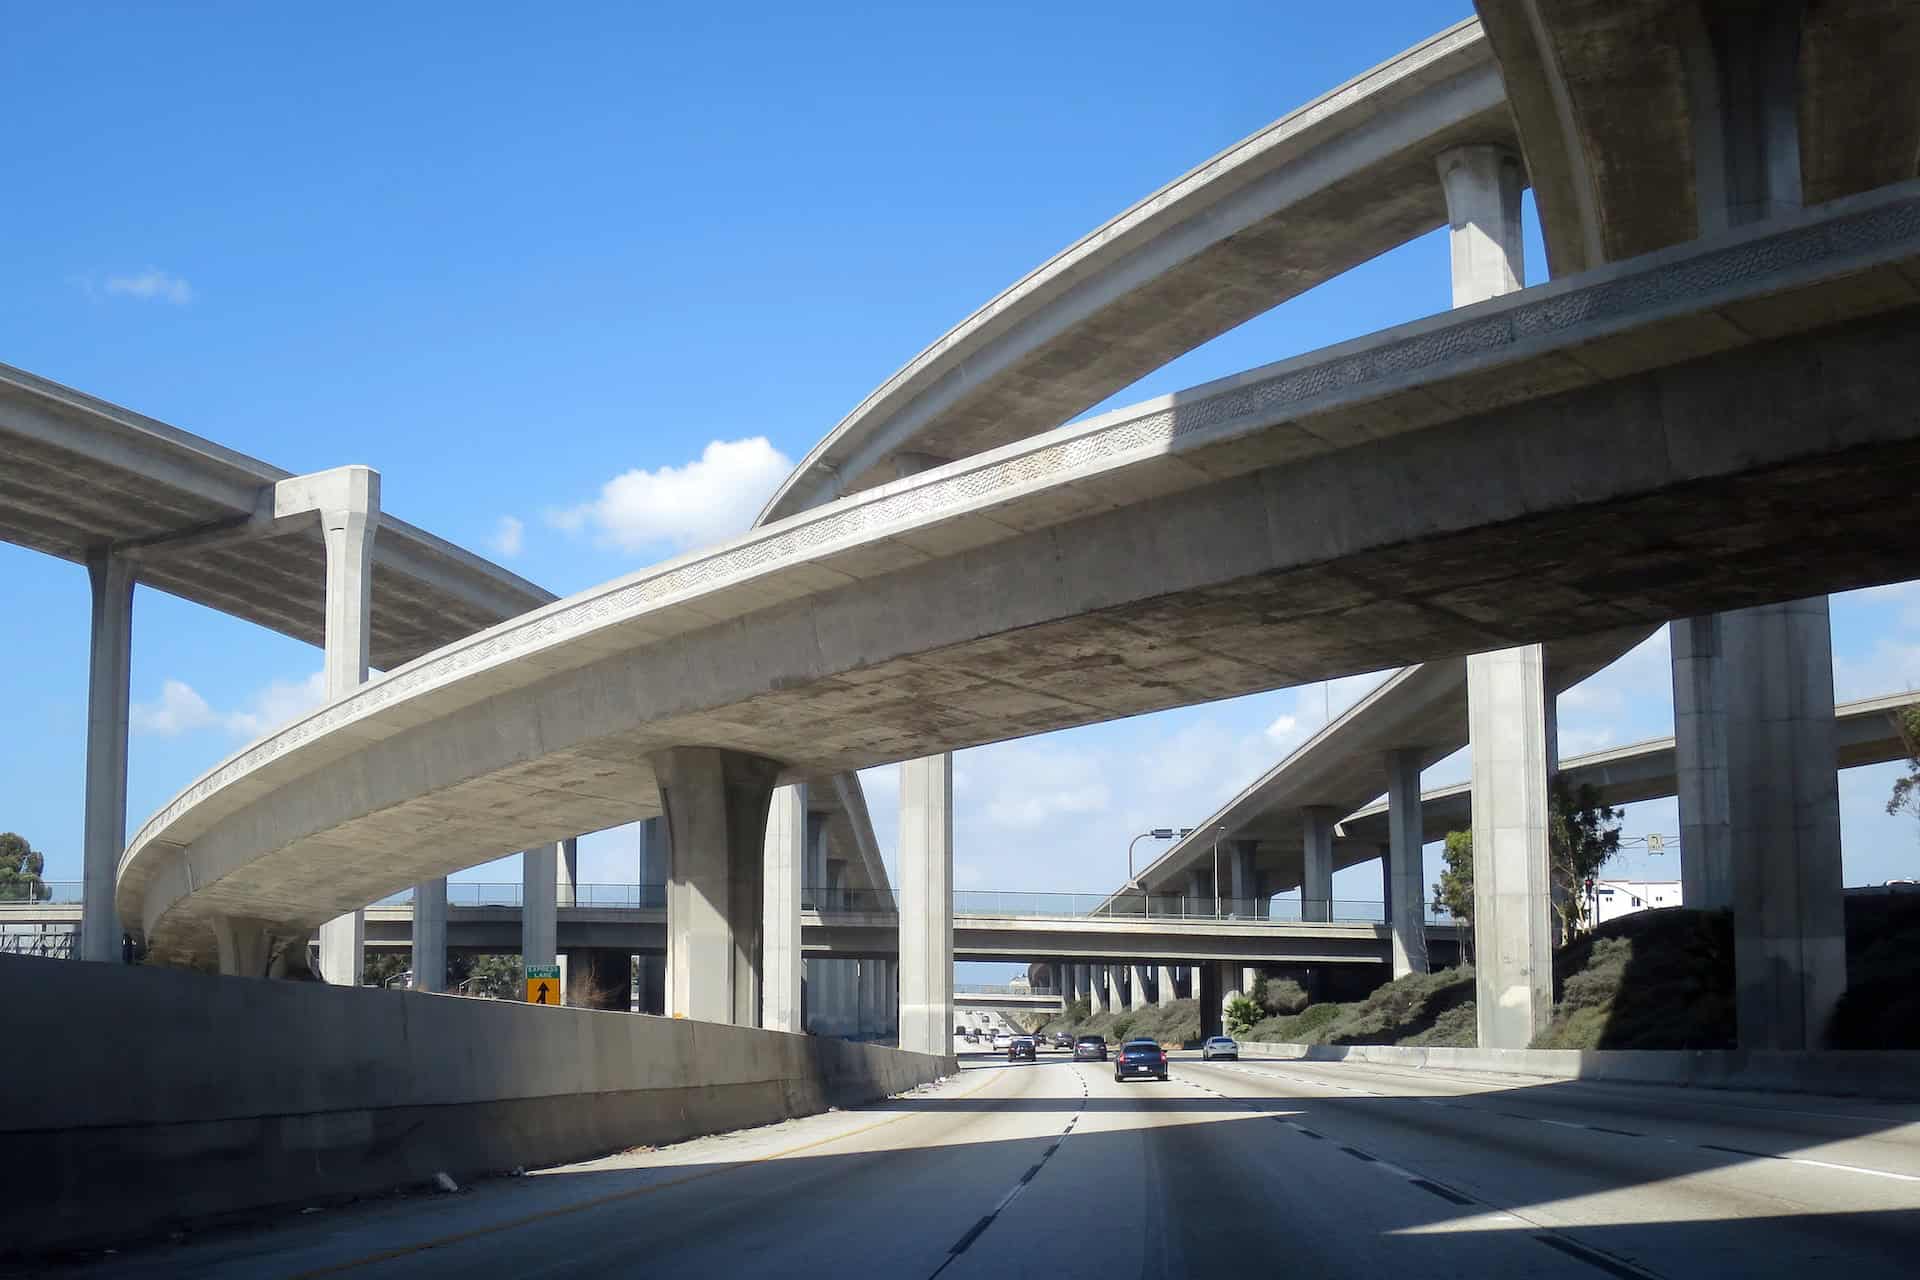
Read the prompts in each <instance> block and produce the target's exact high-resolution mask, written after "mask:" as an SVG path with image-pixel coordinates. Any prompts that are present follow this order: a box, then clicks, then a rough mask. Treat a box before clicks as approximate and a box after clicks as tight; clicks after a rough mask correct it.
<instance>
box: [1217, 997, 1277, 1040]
mask: <svg viewBox="0 0 1920 1280" xmlns="http://www.w3.org/2000/svg"><path fill="white" fill-rule="evenodd" d="M1222 1015H1223V1016H1224V1017H1225V1018H1226V1021H1227V1030H1228V1031H1229V1032H1231V1033H1232V1034H1234V1035H1236V1036H1243V1035H1245V1034H1247V1032H1249V1031H1251V1030H1253V1029H1254V1027H1255V1026H1256V1025H1257V1024H1258V1023H1259V1022H1260V1020H1261V1019H1262V1018H1264V1017H1266V1016H1267V1014H1266V1010H1264V1009H1262V1008H1261V1007H1260V1006H1259V1005H1257V1004H1255V1003H1254V1002H1253V998H1252V997H1251V996H1235V997H1234V998H1233V999H1231V1000H1229V1001H1227V1007H1226V1008H1225V1009H1224V1010H1222Z"/></svg>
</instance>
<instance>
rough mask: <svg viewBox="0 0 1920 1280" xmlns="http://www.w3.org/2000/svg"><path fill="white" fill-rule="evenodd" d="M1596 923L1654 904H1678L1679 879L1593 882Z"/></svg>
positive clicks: (1643, 909) (1673, 905)
mask: <svg viewBox="0 0 1920 1280" xmlns="http://www.w3.org/2000/svg"><path fill="white" fill-rule="evenodd" d="M1593 897H1594V913H1593V922H1594V923H1595V924H1605V923H1606V922H1607V921H1609V920H1612V919H1614V918H1616V917H1618V916H1630V915H1632V914H1633V913H1634V912H1636V911H1646V910H1648V909H1650V908H1653V907H1677V906H1679V905H1681V903H1680V882H1679V881H1678V880H1601V881H1598V882H1597V883H1595V885H1594V886H1593Z"/></svg>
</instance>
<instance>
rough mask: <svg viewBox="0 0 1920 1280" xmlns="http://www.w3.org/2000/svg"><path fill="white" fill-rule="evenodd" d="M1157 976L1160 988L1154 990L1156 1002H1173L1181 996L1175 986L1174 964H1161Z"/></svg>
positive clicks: (1167, 1003)
mask: <svg viewBox="0 0 1920 1280" xmlns="http://www.w3.org/2000/svg"><path fill="white" fill-rule="evenodd" d="M1157 977H1158V981H1159V989H1158V990H1157V991H1155V992H1154V996H1155V1001H1156V1003H1158V1004H1161V1005H1169V1004H1172V1003H1173V1002H1174V1001H1175V1000H1176V999H1178V998H1179V994H1180V993H1179V992H1178V991H1177V990H1176V989H1175V987H1174V981H1173V966H1172V965H1168V964H1163V965H1161V966H1160V972H1159V974H1158V975H1157Z"/></svg>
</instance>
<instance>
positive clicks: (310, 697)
mask: <svg viewBox="0 0 1920 1280" xmlns="http://www.w3.org/2000/svg"><path fill="white" fill-rule="evenodd" d="M326 693H327V684H326V676H325V674H324V673H322V672H319V671H316V672H314V673H313V674H312V675H310V676H308V677H306V678H305V679H304V680H275V681H273V682H272V683H270V684H268V685H267V686H266V687H265V688H264V689H260V690H258V691H257V692H255V693H254V694H253V695H252V696H251V697H249V698H248V699H247V701H246V704H245V705H244V706H242V707H238V708H235V709H233V710H229V711H222V710H219V709H218V708H216V707H214V706H213V705H212V704H210V703H209V702H208V701H207V700H206V699H205V698H204V697H202V696H201V695H200V693H199V691H198V690H196V689H195V688H194V687H193V686H192V685H190V684H188V683H187V682H186V681H184V680H167V681H164V682H162V684H161V686H160V696H159V698H157V699H155V700H154V701H152V702H136V703H134V704H133V706H132V708H131V709H130V713H129V721H130V724H131V727H132V729H133V731H134V732H135V733H139V734H148V735H151V736H153V737H157V738H175V737H179V736H180V735H181V734H186V733H197V732H199V731H201V730H203V729H220V730H223V731H225V732H227V733H230V734H232V735H233V736H234V737H236V738H257V737H260V736H261V735H262V734H264V733H267V732H268V731H269V730H272V729H277V728H279V727H280V726H281V725H283V724H285V723H287V722H288V721H289V720H292V719H294V718H295V717H297V716H301V715H304V714H305V713H307V712H308V711H311V710H312V709H313V708H315V707H317V706H319V705H320V704H321V702H323V701H324V700H325V699H326Z"/></svg>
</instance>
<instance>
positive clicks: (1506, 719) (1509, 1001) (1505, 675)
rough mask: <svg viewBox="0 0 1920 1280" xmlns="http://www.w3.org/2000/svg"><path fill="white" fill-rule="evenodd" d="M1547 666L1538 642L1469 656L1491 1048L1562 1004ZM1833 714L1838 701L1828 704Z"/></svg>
mask: <svg viewBox="0 0 1920 1280" xmlns="http://www.w3.org/2000/svg"><path fill="white" fill-rule="evenodd" d="M1546 703H1547V691H1546V664H1545V661H1544V659H1543V658H1542V655H1541V650H1540V646H1539V645H1525V646H1522V647H1521V648H1518V649H1502V650H1499V651H1497V652H1494V653H1482V654H1475V655H1473V656H1472V657H1470V658H1468V659H1467V717H1468V729H1469V732H1470V733H1471V735H1472V742H1473V924H1474V963H1475V985H1476V991H1477V994H1476V1010H1477V1014H1478V1019H1479V1031H1480V1047H1481V1048H1482V1049H1524V1048H1526V1047H1527V1046H1528V1045H1529V1044H1531V1043H1532V1042H1533V1038H1534V1036H1536V1035H1538V1034H1539V1032H1540V1031H1541V1030H1542V1029H1543V1028H1544V1027H1545V1026H1546V1025H1547V1019H1548V1018H1549V1016H1550V1015H1551V1013H1552V1005H1553V935H1552V921H1551V916H1552V912H1551V910H1550V909H1549V906H1550V903H1551V902H1552V884H1551V877H1550V875H1549V869H1548V860H1547V772H1548V769H1549V767H1550V762H1551V754H1550V748H1549V746H1548V742H1547V733H1548V731H1549V725H1550V724H1551V720H1550V719H1549V717H1548V715H1547V707H1546ZM1827 715H1828V717H1829V718H1831V717H1832V715H1833V710H1832V708H1831V707H1829V708H1828V710H1827Z"/></svg>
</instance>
